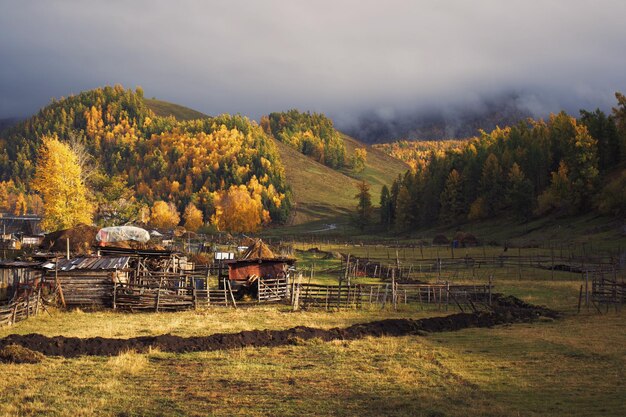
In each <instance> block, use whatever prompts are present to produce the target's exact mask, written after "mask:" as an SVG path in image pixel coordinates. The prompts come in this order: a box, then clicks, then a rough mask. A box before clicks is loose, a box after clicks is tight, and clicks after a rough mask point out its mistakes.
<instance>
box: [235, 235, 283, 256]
mask: <svg viewBox="0 0 626 417" xmlns="http://www.w3.org/2000/svg"><path fill="white" fill-rule="evenodd" d="M274 258H276V255H274V252H272V250H271V249H270V248H269V247H268V246H267V245H266V244H265V243H263V241H262V240H261V239H258V240H257V241H256V242H254V244H252V245H251V246H248V250H247V251H246V252H245V253H244V254H243V256H242V257H241V259H274Z"/></svg>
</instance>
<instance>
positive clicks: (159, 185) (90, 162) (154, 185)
mask: <svg viewBox="0 0 626 417" xmlns="http://www.w3.org/2000/svg"><path fill="white" fill-rule="evenodd" d="M148 103H149V104H150V106H149V105H148ZM148 103H147V102H146V100H145V99H144V97H143V91H142V90H141V89H137V90H136V91H132V90H128V89H124V88H123V87H121V86H115V87H104V88H98V89H95V90H91V91H86V92H83V93H81V94H78V95H76V96H71V97H67V98H63V99H61V100H58V101H54V102H53V103H52V104H50V105H49V106H47V107H45V108H44V109H42V110H41V111H39V113H38V114H36V115H35V116H33V117H31V118H30V119H28V120H25V121H23V122H21V123H19V124H17V125H16V126H13V127H12V128H10V129H9V130H7V131H5V132H4V133H3V134H2V138H1V139H0V172H1V175H2V177H1V180H2V181H3V183H2V184H1V187H0V192H1V193H3V195H1V196H0V199H2V200H3V201H2V204H3V205H4V207H1V209H4V210H7V209H9V210H14V211H22V210H23V211H26V210H29V209H31V208H30V207H26V206H23V205H21V206H20V207H19V208H17V207H16V206H15V200H16V199H18V198H20V196H22V197H21V200H23V199H24V197H23V196H24V195H29V194H30V191H31V181H32V179H33V176H34V173H35V165H36V160H37V154H38V151H39V149H40V146H41V144H42V139H43V138H44V137H58V139H60V140H61V141H62V142H66V143H69V144H70V145H71V147H72V148H73V149H74V150H75V151H76V153H78V154H81V155H82V164H83V170H84V171H87V172H88V173H89V175H87V176H86V178H85V179H86V181H87V182H88V183H89V182H91V184H88V185H91V188H92V189H93V190H94V194H95V195H94V199H95V200H96V203H97V206H98V210H99V209H100V208H102V206H104V207H106V206H108V205H110V203H111V201H117V202H119V203H120V204H121V203H122V200H123V202H126V203H128V202H132V203H133V204H135V206H136V207H135V208H134V209H133V210H129V212H133V211H134V212H135V215H134V216H135V218H136V216H137V212H140V211H141V207H142V206H148V207H149V206H151V205H152V204H153V203H154V202H156V201H159V200H163V201H166V202H170V203H173V204H174V205H175V207H176V208H177V209H178V211H179V212H182V211H183V209H185V208H186V207H188V206H189V205H190V204H193V205H195V206H196V207H197V208H199V209H200V210H201V211H202V213H203V218H204V221H208V220H210V219H212V218H214V220H215V222H216V223H217V222H218V220H219V219H218V218H215V216H217V217H219V216H220V215H221V216H226V214H227V213H228V212H230V211H229V210H226V208H227V207H229V205H233V204H234V205H239V206H241V207H242V212H246V210H247V212H249V213H252V214H254V216H256V219H253V220H254V221H253V222H252V223H254V224H255V227H252V229H254V228H256V227H258V226H259V224H260V223H261V222H268V221H270V220H271V221H282V220H284V219H285V218H286V216H287V213H288V211H289V207H290V204H291V202H290V197H289V192H288V187H287V183H286V179H285V174H284V168H283V166H282V163H281V160H280V156H279V154H278V152H277V149H276V146H275V144H274V142H273V141H272V140H271V139H270V138H269V137H268V136H267V135H266V134H265V132H264V131H263V130H262V129H261V128H260V127H259V126H258V125H257V124H256V123H255V122H253V121H250V120H248V119H247V118H245V117H242V116H238V115H236V116H231V115H222V116H218V117H203V118H201V119H195V120H187V121H179V120H177V119H176V118H175V117H173V116H168V117H161V116H158V115H157V114H155V112H154V111H152V110H151V109H150V107H153V108H154V107H155V104H158V103H155V102H153V101H148ZM171 108H172V106H170V109H171ZM181 109H182V108H175V110H176V111H178V112H179V113H180V110H181ZM186 114H189V112H186ZM202 116H204V115H202ZM194 117H195V116H194ZM92 174H93V175H92ZM107 193H108V195H107ZM21 200H20V201H21ZM27 200H28V199H27ZM29 201H30V200H29ZM33 204H37V202H33ZM243 208H246V210H243ZM112 211H113V212H114V213H118V212H121V211H123V210H112ZM110 212H111V210H109V214H110ZM252 214H251V215H252ZM254 216H253V217H254ZM100 220H101V221H103V222H107V221H108V222H112V223H115V222H123V221H124V220H126V221H127V220H128V219H125V218H120V219H115V218H113V219H109V218H106V219H100ZM222 220H223V219H222ZM257 220H258V221H257ZM223 226H224V228H227V227H228V225H227V224H223Z"/></svg>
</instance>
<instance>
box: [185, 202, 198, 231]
mask: <svg viewBox="0 0 626 417" xmlns="http://www.w3.org/2000/svg"><path fill="white" fill-rule="evenodd" d="M183 217H184V218H185V229H187V230H191V231H192V232H196V231H197V230H198V229H199V228H200V227H202V211H200V210H199V209H198V208H197V207H196V205H195V204H193V203H189V204H187V207H185V213H184V215H183Z"/></svg>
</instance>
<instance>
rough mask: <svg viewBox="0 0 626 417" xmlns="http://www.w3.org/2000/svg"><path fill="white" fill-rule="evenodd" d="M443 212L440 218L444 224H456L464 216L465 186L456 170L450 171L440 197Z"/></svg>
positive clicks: (441, 211)
mask: <svg viewBox="0 0 626 417" xmlns="http://www.w3.org/2000/svg"><path fill="white" fill-rule="evenodd" d="M440 201H441V210H440V211H439V218H440V220H441V221H442V222H443V223H447V224H454V223H456V222H458V221H459V220H460V219H461V217H462V216H463V212H464V204H463V186H462V183H461V176H460V175H459V172H458V171H457V170H456V169H453V170H452V171H450V174H448V178H447V179H446V184H445V186H444V188H443V192H442V193H441V196H440Z"/></svg>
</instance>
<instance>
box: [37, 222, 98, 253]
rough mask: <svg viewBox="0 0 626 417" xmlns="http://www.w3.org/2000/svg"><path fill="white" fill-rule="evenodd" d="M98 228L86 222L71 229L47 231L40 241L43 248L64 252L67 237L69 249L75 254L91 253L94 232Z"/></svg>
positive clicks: (94, 238) (94, 241)
mask: <svg viewBox="0 0 626 417" xmlns="http://www.w3.org/2000/svg"><path fill="white" fill-rule="evenodd" d="M99 230H100V229H99V228H97V227H94V226H88V225H86V224H79V225H78V226H75V227H73V228H71V229H65V230H58V231H56V232H52V233H48V234H47V235H46V236H45V237H44V239H43V242H42V243H41V247H42V248H43V249H45V250H50V251H53V252H65V250H66V249H67V239H69V240H70V251H71V252H72V253H75V254H81V255H82V254H88V253H91V247H92V246H93V244H94V243H96V234H97V233H98V231H99Z"/></svg>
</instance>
